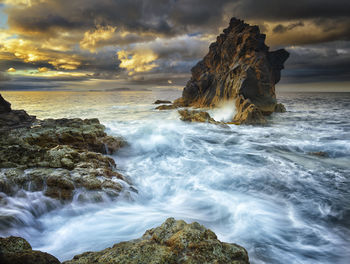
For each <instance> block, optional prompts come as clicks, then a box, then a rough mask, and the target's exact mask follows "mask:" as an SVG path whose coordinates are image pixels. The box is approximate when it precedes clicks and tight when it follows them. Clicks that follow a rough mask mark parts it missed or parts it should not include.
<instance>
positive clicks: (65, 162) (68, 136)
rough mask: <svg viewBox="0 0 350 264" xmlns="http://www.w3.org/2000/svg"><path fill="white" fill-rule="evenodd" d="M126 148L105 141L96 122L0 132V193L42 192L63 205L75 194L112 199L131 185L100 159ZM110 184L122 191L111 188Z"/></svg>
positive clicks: (118, 141)
mask: <svg viewBox="0 0 350 264" xmlns="http://www.w3.org/2000/svg"><path fill="white" fill-rule="evenodd" d="M12 112H13V111H12ZM125 145H126V141H125V140H124V139H123V138H121V137H112V136H108V135H107V134H106V133H105V127H104V126H103V125H101V124H100V122H99V121H98V119H85V120H82V119H78V118H75V119H46V120H41V121H37V123H36V125H35V126H32V127H30V128H12V129H10V130H8V131H2V132H0V146H1V148H0V168H2V169H0V191H1V192H4V193H5V194H7V195H15V194H16V193H17V192H18V191H19V190H20V189H24V190H28V191H43V192H44V194H45V195H46V196H48V197H51V198H54V199H58V200H62V201H70V200H72V198H73V196H74V194H75V191H76V189H83V190H84V191H91V192H105V193H108V194H113V196H114V197H116V196H118V195H119V193H120V192H122V191H124V186H127V185H129V184H130V182H129V181H128V180H127V179H126V178H125V177H124V176H123V175H121V174H120V173H118V172H117V171H116V164H115V162H114V160H113V159H112V158H111V157H108V156H105V155H103V154H105V153H108V154H112V153H115V152H116V151H118V149H119V148H121V147H123V146H125ZM114 180H115V181H117V180H122V181H124V182H125V185H123V186H122V185H120V184H119V183H115V184H113V183H111V182H114Z"/></svg>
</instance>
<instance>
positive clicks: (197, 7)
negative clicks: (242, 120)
mask: <svg viewBox="0 0 350 264" xmlns="http://www.w3.org/2000/svg"><path fill="white" fill-rule="evenodd" d="M0 2H1V0H0ZM31 2H32V5H31V6H27V7H23V6H17V5H12V6H11V5H7V6H6V8H5V12H6V13H7V15H8V24H9V29H10V30H11V31H12V32H14V33H16V34H17V36H19V37H21V38H22V39H24V40H29V41H32V42H33V43H35V44H36V45H34V46H33V48H31V49H32V50H33V51H36V52H39V51H40V52H43V53H44V54H41V55H42V56H41V57H43V58H44V59H43V60H33V61H32V60H28V59H27V60H25V59H23V58H21V57H16V56H15V55H11V56H12V57H11V56H10V55H8V54H6V59H3V60H1V61H0V71H2V72H5V71H6V70H7V69H8V68H10V67H14V68H15V69H16V70H36V69H38V68H43V67H45V68H47V69H51V70H60V71H64V72H68V73H69V72H70V70H71V69H69V68H64V66H65V65H64V64H59V63H58V62H57V61H59V60H60V59H62V61H64V60H65V61H67V60H68V59H69V58H72V59H74V61H73V63H75V62H77V63H76V64H73V65H76V66H74V67H75V69H74V71H76V72H78V73H81V75H80V76H79V77H71V80H76V81H79V80H83V79H84V80H86V79H117V78H125V79H126V80H128V81H130V82H139V80H136V79H132V78H131V79H130V78H128V77H127V72H126V70H124V69H121V68H120V67H119V66H120V61H119V60H118V57H117V56H116V52H118V51H120V50H128V51H133V50H135V49H150V50H152V51H153V52H154V53H155V54H156V55H157V60H156V61H154V62H151V63H155V64H157V65H158V67H155V68H153V69H152V70H150V72H148V73H147V72H144V73H140V74H139V73H136V75H140V76H141V77H143V79H142V78H141V79H142V80H143V81H144V82H154V83H157V82H158V83H161V84H163V83H166V82H167V80H168V79H169V76H172V74H183V73H188V72H189V70H190V68H191V67H192V66H193V65H194V64H195V63H196V62H197V61H198V60H199V59H201V58H202V57H203V55H205V53H206V52H207V51H208V46H209V42H210V40H214V39H215V35H217V34H219V33H220V31H221V30H222V28H223V27H226V26H227V24H228V21H229V19H230V18H231V17H232V16H236V17H238V18H241V19H244V20H246V22H248V23H253V24H258V25H259V26H260V29H261V31H262V32H265V33H267V35H268V36H267V40H268V41H269V45H271V46H272V48H277V47H289V50H290V52H291V57H290V59H289V60H288V63H287V65H286V68H287V70H286V71H285V74H284V75H285V77H286V80H289V81H293V80H297V79H298V78H299V77H300V79H299V80H302V79H304V80H306V79H307V78H308V79H315V78H321V79H322V78H323V79H331V78H333V79H338V80H346V79H348V80H350V76H349V74H348V70H347V69H349V66H350V65H349V61H350V58H349V47H348V46H349V43H350V15H349V14H350V1H349V0H335V1H329V0H327V1H326V0H294V1H280V0H265V1H257V0H216V1H212V0H99V1H96V0H74V1H72V0H44V1H39V0H32V1H31ZM109 27H111V28H112V29H113V30H115V32H114V31H113V32H112V31H111V33H110V36H109V37H108V38H107V37H106V38H102V37H101V38H98V37H94V34H95V33H96V32H98V30H102V31H103V30H107V29H109ZM205 34H208V35H210V36H212V38H211V37H210V36H209V37H204V35H205ZM84 40H85V41H84ZM90 42H91V43H90ZM42 43H47V47H45V48H41V46H40V45H41V44H42ZM335 43H336V44H335ZM340 43H342V44H340ZM339 45H340V46H341V47H338V46H339ZM59 46H63V47H62V48H61V49H58V47H59ZM292 46H293V47H292ZM0 48H1V45H0ZM28 52H29V51H28ZM131 54H132V53H131ZM46 57H52V58H54V63H52V60H51V61H50V59H47V58H46ZM68 66H69V65H68ZM147 74H148V75H149V77H147ZM162 74H163V76H161V75H162ZM2 75H3V76H8V75H6V74H2ZM2 75H0V79H5V77H3V76H2ZM151 76H152V77H151ZM155 76H156V77H155ZM67 78H69V77H64V78H57V79H52V80H53V81H57V82H58V81H61V80H67ZM141 79H140V80H141ZM180 79H181V78H179V79H178V80H180ZM28 80H29V81H33V82H41V80H47V79H45V78H43V79H41V78H29V77H28ZM181 80H182V79H181Z"/></svg>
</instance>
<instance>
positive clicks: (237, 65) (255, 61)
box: [174, 18, 289, 124]
mask: <svg viewBox="0 0 350 264" xmlns="http://www.w3.org/2000/svg"><path fill="white" fill-rule="evenodd" d="M288 57H289V53H288V52H287V51H285V50H284V49H281V50H277V51H273V52H269V47H268V46H266V45H265V35H264V34H261V33H260V30H259V27H257V26H250V25H248V24H246V23H244V22H243V21H242V20H238V19H235V18H232V19H231V21H230V25H229V27H228V28H226V29H224V31H223V34H221V35H219V36H218V37H217V40H216V42H214V43H212V44H211V45H210V47H209V53H208V54H207V55H206V56H205V57H204V58H203V60H201V61H200V62H198V63H197V65H196V66H194V67H193V68H192V70H191V71H192V77H191V79H190V80H189V81H188V83H187V84H186V87H185V88H184V90H183V93H182V98H181V99H178V100H175V102H174V104H176V105H177V106H178V105H180V106H192V107H217V106H219V105H220V104H222V102H225V101H231V100H236V105H237V104H238V105H239V104H240V103H245V104H246V102H247V101H246V100H248V99H249V102H250V104H251V105H252V106H251V107H250V110H249V111H248V113H241V112H240V111H242V110H243V111H246V109H247V106H246V105H245V106H242V107H238V108H237V115H236V116H235V117H234V118H233V121H234V122H237V123H240V124H246V123H247V124H248V123H249V124H252V123H254V121H255V120H256V121H258V124H260V123H262V120H263V119H262V118H260V114H262V115H269V114H271V113H272V112H274V111H275V109H277V110H281V108H280V107H277V108H276V105H277V101H276V94H275V84H276V83H277V82H278V81H279V80H280V78H281V74H280V72H281V70H282V69H283V63H284V62H285V61H286V60H287V58H288ZM242 98H243V100H241V99H242ZM233 107H234V106H233ZM250 113H251V114H250ZM251 117H252V119H250V118H251Z"/></svg>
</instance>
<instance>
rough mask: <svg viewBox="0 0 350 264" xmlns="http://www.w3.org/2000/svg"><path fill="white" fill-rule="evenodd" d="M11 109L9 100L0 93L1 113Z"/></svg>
mask: <svg viewBox="0 0 350 264" xmlns="http://www.w3.org/2000/svg"><path fill="white" fill-rule="evenodd" d="M10 111H11V104H10V103H9V102H7V101H6V100H5V99H4V98H3V97H2V96H1V94H0V114H2V113H8V112H10Z"/></svg>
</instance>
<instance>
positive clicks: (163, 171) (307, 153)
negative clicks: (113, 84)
mask: <svg viewBox="0 0 350 264" xmlns="http://www.w3.org/2000/svg"><path fill="white" fill-rule="evenodd" d="M1 93H2V95H3V97H4V98H6V99H7V100H8V101H10V102H11V103H12V108H13V109H25V110H26V111H27V112H28V113H29V114H32V115H36V116H37V118H39V119H44V118H63V117H66V118H75V117H79V118H95V117H97V118H98V119H99V120H100V121H101V123H103V124H104V125H105V126H106V131H107V133H108V134H110V135H115V136H123V137H124V138H125V139H126V140H127V142H128V143H129V144H128V146H126V147H124V148H123V149H121V150H120V151H119V152H118V153H116V154H115V155H113V156H112V157H113V158H114V159H115V161H116V163H117V169H118V171H120V172H121V173H122V174H124V175H126V176H127V177H129V179H131V181H132V183H133V185H134V186H135V188H136V189H137V190H138V192H137V193H136V192H135V193H132V194H130V195H129V196H121V197H119V198H118V199H117V200H113V201H112V200H108V199H106V200H103V201H96V202H88V203H86V202H85V203H82V202H79V201H77V200H73V202H72V203H70V204H66V205H62V204H59V203H58V202H57V201H53V200H51V199H48V198H46V197H44V196H43V194H42V193H41V192H35V193H29V192H25V191H23V192H21V193H20V194H18V195H17V196H15V197H6V196H4V195H3V198H2V200H3V201H4V199H5V200H6V203H1V206H0V236H9V235H16V236H22V237H24V238H26V239H27V240H28V241H29V242H30V243H31V245H32V246H33V248H34V249H36V250H41V251H46V252H49V253H50V254H53V255H54V256H56V257H57V258H58V259H60V260H61V261H64V260H68V259H71V258H73V256H74V255H76V254H80V253H83V252H85V251H97V250H102V249H104V248H107V247H110V246H112V245H113V244H115V243H118V242H121V241H127V240H131V239H135V238H138V237H140V236H142V234H143V233H144V232H145V231H146V230H147V229H150V228H154V227H156V226H159V225H160V224H161V223H162V222H164V221H165V220H166V219H167V218H168V217H174V218H175V219H183V220H185V221H186V222H194V221H197V222H199V223H200V224H202V225H204V226H206V227H207V228H210V229H211V230H213V231H214V232H215V233H216V234H217V236H218V239H220V240H221V241H224V242H229V243H236V244H239V245H241V246H243V247H245V248H246V249H247V251H248V254H249V258H250V262H251V263H257V264H258V263H292V264H294V263H295V264H297V263H298V264H299V263H300V264H314V263H318V264H322V263H336V264H348V263H350V119H349V118H350V93H279V94H278V100H279V102H281V103H283V104H284V105H285V106H286V108H287V112H286V113H275V114H272V115H271V116H270V117H268V121H269V122H268V125H266V126H250V125H248V126H236V125H228V126H220V125H214V124H208V123H187V122H183V121H181V120H179V115H178V113H177V110H168V111H158V110H155V105H154V104H153V102H154V101H155V100H156V99H165V100H174V99H175V98H178V97H180V96H181V91H180V90H176V89H174V90H171V89H168V90H162V89H152V90H142V91H132V90H125V91H123V90H121V91H101V92H99V91H25V92H24V91H4V92H1ZM210 113H211V115H212V116H213V117H214V118H216V119H220V120H228V119H229V118H230V117H232V115H233V114H234V109H233V108H232V106H227V105H226V106H225V107H222V108H219V109H215V110H210ZM316 152H321V153H323V154H324V155H317V154H315V153H316ZM9 216H11V217H9ZM9 219H10V220H9Z"/></svg>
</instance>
